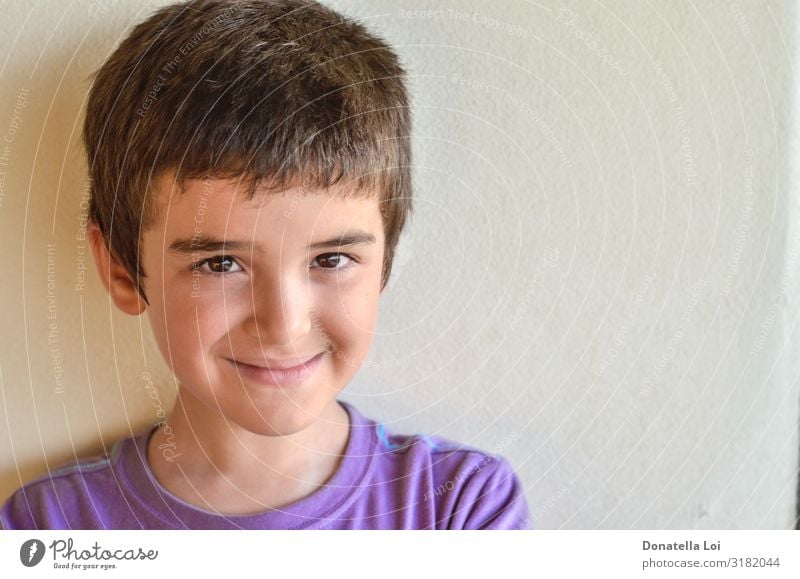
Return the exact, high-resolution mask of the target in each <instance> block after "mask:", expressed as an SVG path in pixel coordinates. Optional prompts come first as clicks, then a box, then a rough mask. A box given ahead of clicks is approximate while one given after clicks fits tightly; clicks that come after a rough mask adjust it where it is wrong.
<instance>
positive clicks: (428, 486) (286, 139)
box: [0, 0, 529, 529]
mask: <svg viewBox="0 0 800 579" xmlns="http://www.w3.org/2000/svg"><path fill="white" fill-rule="evenodd" d="M404 77H405V73H404V71H403V69H402V67H401V66H400V64H399V63H398V58H397V56H396V55H395V54H394V52H393V51H392V50H391V49H390V48H389V47H388V46H387V45H386V44H385V43H384V42H383V41H381V40H380V39H378V38H376V37H375V36H373V35H372V34H370V33H369V32H367V30H366V29H365V28H364V27H362V26H361V25H360V24H358V23H355V22H353V21H351V20H348V19H346V18H344V17H342V16H341V15H339V14H337V13H336V12H334V11H332V10H330V9H328V8H325V7H323V6H321V5H319V4H317V3H315V2H312V1H309V0H276V1H267V0H262V1H259V0H246V1H240V2H235V1H224V0H219V1H214V0H200V1H194V2H189V3H185V4H175V5H171V6H166V7H164V8H162V9H160V10H158V11H157V12H156V13H155V14H154V15H153V16H151V17H150V18H148V19H147V20H146V21H144V22H143V23H141V24H139V25H138V26H137V27H136V28H135V29H134V30H133V31H132V32H131V33H130V35H129V36H128V37H127V38H126V39H125V40H124V41H123V42H122V44H121V45H120V46H119V48H117V50H116V51H115V52H114V53H113V54H112V55H111V57H110V58H109V59H108V60H107V61H106V63H105V64H104V65H103V66H102V67H101V69H100V70H99V71H98V73H97V77H96V79H95V81H94V83H93V86H92V89H91V92H90V95H89V100H88V105H87V114H86V120H85V126H84V142H85V145H86V148H87V153H88V161H89V166H90V173H91V177H92V199H91V206H90V218H91V224H90V226H89V229H88V232H87V233H88V236H89V239H90V241H91V243H92V249H93V254H94V259H95V263H96V265H97V267H98V271H99V272H100V275H101V278H102V281H103V284H104V285H105V287H106V289H107V290H108V292H109V294H110V296H111V299H112V300H113V302H114V304H115V305H116V306H117V307H118V308H120V309H121V310H122V311H124V312H126V313H128V314H131V315H140V314H142V313H144V312H147V314H148V317H149V320H150V323H151V326H152V328H153V333H154V335H155V339H156V342H157V344H158V347H159V349H160V351H161V353H162V355H163V356H164V358H165V360H166V361H167V363H168V365H169V367H170V369H171V370H172V372H173V373H174V375H175V379H176V384H177V390H178V392H177V399H176V404H175V407H174V409H173V411H172V412H171V413H170V416H169V418H168V419H167V420H164V421H161V422H160V423H157V424H156V425H155V426H153V427H152V428H150V429H149V430H148V431H147V432H145V433H142V434H141V435H140V436H137V437H134V438H128V439H125V440H123V441H120V442H118V443H117V444H116V445H115V446H114V447H113V450H112V451H111V453H110V455H109V456H104V457H97V458H95V459H91V460H84V461H82V462H78V463H77V464H74V465H71V466H67V467H62V468H61V469H59V470H56V471H55V472H53V473H51V474H50V475H48V476H45V477H42V478H40V479H38V480H36V481H34V482H32V483H30V484H28V485H26V486H25V487H23V488H22V489H20V490H18V491H17V492H16V493H15V494H14V495H13V496H12V497H11V498H10V499H9V500H8V502H7V503H6V504H5V506H4V507H3V509H2V512H0V521H2V524H3V526H4V527H5V528H10V529H11V528H48V529H66V528H72V529H75V528H87V529H95V528H96V529H103V528H114V529H121V528H125V529H132V528H148V529H162V528H178V529H180V528H191V529H243V528H246V529H515V528H527V527H528V526H529V520H528V517H529V515H528V507H527V505H526V503H525V499H524V496H523V494H522V487H521V485H520V483H519V480H518V478H517V476H516V475H515V474H514V472H513V470H512V469H511V467H510V465H509V464H508V462H507V461H506V460H505V459H504V458H502V457H500V456H493V455H488V454H486V453H483V452H481V451H480V450H478V449H475V448H468V447H464V446H463V445H459V444H456V443H454V442H451V441H448V440H446V439H444V438H439V437H426V436H419V435H417V436H400V435H390V434H388V433H387V432H386V431H385V430H384V428H383V426H382V425H381V424H379V423H376V422H375V421H373V420H370V419H368V418H365V417H364V416H362V415H361V414H360V413H359V412H358V411H357V410H356V409H355V408H354V407H353V406H351V405H350V404H347V403H345V402H339V401H337V399H336V396H337V395H338V393H339V392H340V391H341V390H343V388H344V387H345V386H346V384H347V383H348V382H349V381H350V379H351V378H352V377H353V376H354V375H355V373H356V371H357V370H358V368H359V366H360V365H361V364H362V362H363V361H364V360H365V359H366V357H367V354H368V351H369V348H370V344H371V339H372V335H373V331H374V327H375V323H376V317H377V309H378V300H379V297H380V294H381V291H382V290H383V288H384V287H385V285H386V282H387V280H388V277H389V273H390V271H391V265H392V257H393V255H394V250H395V247H396V245H397V241H398V239H399V236H400V233H401V231H402V229H403V226H404V223H405V220H406V217H407V216H408V214H409V212H410V211H411V202H410V200H411V178H410V169H411V154H410V140H409V137H410V129H411V116H410V109H409V103H408V97H407V93H406V88H405V84H404V82H405V81H404Z"/></svg>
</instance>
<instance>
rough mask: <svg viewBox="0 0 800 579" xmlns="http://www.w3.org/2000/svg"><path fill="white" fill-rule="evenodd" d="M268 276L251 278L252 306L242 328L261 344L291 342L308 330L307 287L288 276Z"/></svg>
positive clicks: (308, 307)
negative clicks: (256, 278) (257, 278)
mask: <svg viewBox="0 0 800 579" xmlns="http://www.w3.org/2000/svg"><path fill="white" fill-rule="evenodd" d="M270 278H271V279H267V278H266V277H265V278H264V279H259V280H255V279H254V280H253V288H252V297H253V304H252V305H253V310H252V313H251V315H250V316H249V317H248V318H247V320H246V321H245V331H246V332H247V333H248V334H249V335H251V336H253V337H254V338H257V339H258V340H259V341H260V343H261V344H268V345H272V346H292V345H294V344H297V343H299V342H300V341H301V338H303V337H305V336H306V335H307V334H308V333H309V332H310V331H311V303H310V292H309V287H308V284H307V283H305V281H304V280H302V279H297V280H294V279H291V277H290V276H285V275H283V276H282V275H277V274H276V275H275V276H270Z"/></svg>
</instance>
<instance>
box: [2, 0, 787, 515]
mask: <svg viewBox="0 0 800 579" xmlns="http://www.w3.org/2000/svg"><path fill="white" fill-rule="evenodd" d="M165 3H166V2H150V3H142V2H138V1H133V0H120V1H119V2H111V1H102V0H97V1H95V2H89V1H74V2H60V1H56V0H48V1H43V2H38V3H28V2H23V1H19V0H16V1H11V2H5V3H4V4H3V11H4V14H3V16H4V17H3V19H2V22H0V32H1V34H0V38H2V39H3V40H2V43H3V49H4V50H3V51H2V54H3V55H4V56H3V57H2V59H0V62H2V65H0V80H2V82H0V140H2V142H0V244H2V247H3V248H4V250H5V251H4V256H3V257H4V259H3V265H4V268H3V275H2V276H0V280H1V281H0V320H2V332H1V333H0V407H1V408H2V411H0V499H3V500H4V499H5V497H7V496H8V495H9V494H10V493H11V492H12V491H13V490H14V489H15V488H16V487H18V486H19V485H20V484H21V483H22V482H26V481H28V480H30V479H32V478H34V477H36V476H39V475H41V474H44V473H46V472H47V470H48V469H50V468H54V467H56V466H59V465H60V464H62V463H63V462H65V461H68V460H71V459H74V457H75V456H85V455H87V454H91V453H94V452H101V451H103V450H104V449H108V448H109V446H110V445H111V444H112V443H113V442H114V441H115V440H117V439H118V438H120V437H122V436H128V435H130V434H131V433H137V432H140V431H141V430H142V429H143V428H144V427H145V426H146V425H148V424H150V423H152V422H154V421H156V420H157V417H158V414H159V412H162V411H164V410H166V409H168V408H169V406H170V405H171V403H172V397H173V393H174V388H175V386H174V383H173V381H172V379H171V376H170V374H169V373H168V371H167V369H166V365H165V364H164V362H163V360H162V359H161V358H160V355H159V353H158V351H157V349H156V347H155V343H154V341H153V339H152V336H151V334H150V331H149V327H148V326H147V323H146V318H145V317H141V318H131V317H128V316H125V315H124V314H121V313H120V312H117V311H115V310H114V308H113V306H112V305H111V303H110V301H109V299H108V296H107V295H106V293H105V291H104V289H103V288H102V286H101V284H100V282H99V278H98V277H97V274H96V272H95V270H94V265H93V263H92V262H91V256H90V254H89V247H88V243H87V242H86V240H85V238H84V232H85V217H84V216H85V211H86V209H87V189H86V162H85V160H84V157H83V151H82V149H81V146H80V141H79V135H80V126H81V123H82V118H83V116H82V115H83V109H84V106H85V102H84V100H85V98H86V94H87V91H88V89H89V84H88V76H89V74H90V73H92V72H93V71H94V70H95V69H96V68H97V67H98V66H99V65H100V64H101V63H102V61H103V59H104V58H105V57H106V56H107V55H108V54H109V53H110V51H111V50H112V49H113V47H114V46H115V44H116V43H117V42H118V41H119V40H120V38H121V36H122V35H123V34H124V33H125V32H126V31H127V30H128V29H129V27H130V26H132V25H133V24H134V23H136V22H138V21H139V20H141V19H142V18H143V17H145V16H146V15H147V14H149V13H150V11H151V10H152V9H153V8H154V7H155V6H158V5H162V4H165ZM327 3H328V4H329V5H331V6H332V7H334V8H338V9H341V10H342V11H343V12H345V13H346V14H348V15H351V16H357V17H360V18H361V19H363V21H364V23H365V24H367V25H368V26H369V27H370V28H372V29H373V30H374V31H376V32H378V33H379V34H381V35H382V36H384V37H385V38H386V39H387V40H389V41H390V42H391V43H392V44H393V45H395V46H396V47H397V50H398V51H399V52H400V53H401V55H402V58H403V60H404V62H405V64H406V66H407V68H408V71H409V74H410V86H411V89H412V92H413V105H414V112H415V123H416V124H415V134H414V141H413V143H414V153H415V194H416V213H415V216H414V219H413V220H412V223H411V225H410V227H409V229H408V231H407V233H406V237H405V239H404V240H403V243H402V245H401V248H400V250H399V254H398V257H397V261H396V265H395V268H394V278H393V279H392V281H391V285H390V286H389V289H388V290H387V291H386V292H385V294H384V297H383V298H382V306H381V307H382V310H381V315H380V321H379V328H378V332H377V335H376V337H375V343H374V346H373V350H372V352H371V358H370V362H369V363H368V364H366V365H365V366H364V367H363V368H362V370H361V372H360V373H359V374H358V376H357V377H356V379H355V380H354V381H353V382H352V383H351V384H350V385H349V386H348V388H347V390H346V395H345V396H344V398H345V399H346V400H348V401H350V402H352V403H353V404H355V405H356V406H357V407H359V408H360V409H361V411H362V412H363V413H364V414H366V415H367V416H370V417H372V418H375V419H378V420H381V421H383V422H385V423H386V425H387V428H388V429H389V430H390V431H396V432H425V433H428V434H438V435H441V436H446V437H449V438H453V439H455V440H458V441H461V442H465V443H469V444H474V445H477V446H479V447H482V448H484V449H485V450H487V451H489V452H494V453H499V454H502V455H504V456H506V457H508V458H509V460H510V461H511V463H512V464H513V465H514V467H515V468H516V470H517V472H518V473H519V475H520V477H521V478H522V480H523V482H524V483H525V486H526V492H527V497H528V502H529V503H530V505H531V510H532V514H533V524H534V526H535V527H538V528H552V529H555V528H577V529H594V528H614V529H626V528H699V529H707V528H714V529H723V528H759V529H760V528H764V529H767V528H769V529H776V528H777V529H785V528H792V527H793V526H794V525H795V503H796V494H797V469H798V447H799V445H800V444H799V442H798V436H797V430H798V428H797V427H798V422H799V420H800V416H798V370H800V368H799V367H798V362H797V360H798V358H800V356H798V352H800V338H799V337H798V327H797V321H798V317H797V315H798V290H800V287H798V265H800V225H798V223H799V221H798V220H799V219H800V211H798V196H797V189H796V188H797V182H798V180H797V177H798V174H797V169H796V168H795V167H796V166H797V151H796V143H795V141H794V135H795V132H796V131H795V128H796V124H797V121H796V114H795V113H796V111H795V107H794V106H793V104H794V103H796V102H797V92H798V87H797V80H798V77H797V74H798V70H797V60H796V56H797V53H796V38H797V29H798V24H799V22H798V15H797V13H796V8H795V6H794V4H793V3H792V2H790V1H788V0H787V1H785V2H771V3H766V2H727V1H723V0H715V1H712V2H699V3H691V2H668V3H647V2H637V1H633V0H630V1H615V2H607V3H596V2H565V3H560V2H552V1H549V0H545V1H543V2H536V3H534V2H527V1H523V0H512V1H509V2H503V3H502V4H501V3H496V2H488V1H478V0H470V1H461V2H432V1H414V2H411V1H408V0H402V1H400V2H395V1H389V0H379V1H370V2H369V3H367V2H358V1H355V0H336V1H333V0H331V1H329V2H327ZM500 5H502V10H501V9H500V8H499V6H500Z"/></svg>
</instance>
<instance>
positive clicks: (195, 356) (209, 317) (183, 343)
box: [151, 286, 237, 366]
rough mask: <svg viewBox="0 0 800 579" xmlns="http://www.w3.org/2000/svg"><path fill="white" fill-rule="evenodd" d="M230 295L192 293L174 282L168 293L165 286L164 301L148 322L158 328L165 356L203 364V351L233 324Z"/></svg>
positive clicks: (188, 362) (185, 362) (183, 362)
mask: <svg viewBox="0 0 800 579" xmlns="http://www.w3.org/2000/svg"><path fill="white" fill-rule="evenodd" d="M232 297H233V296H232V295H230V294H228V295H225V296H224V297H223V295H222V294H212V293H210V292H201V293H200V294H199V295H197V296H194V297H193V296H191V294H188V293H186V292H183V291H182V290H181V288H179V287H178V286H173V291H172V292H171V293H170V292H169V291H168V289H166V288H165V295H164V300H165V301H164V302H163V304H162V307H161V308H160V311H156V312H154V315H153V316H151V323H152V324H154V327H156V325H157V326H158V327H159V329H160V333H161V336H160V339H159V345H160V346H161V350H162V353H163V354H164V357H165V359H167V360H169V357H170V354H171V355H172V358H173V359H174V361H175V363H176V364H181V365H184V366H185V365H186V364H196V363H198V362H199V363H201V364H203V363H204V362H203V359H204V358H205V351H207V350H208V349H209V348H210V347H211V346H212V345H213V344H216V343H217V342H218V341H219V340H220V339H221V338H222V337H224V336H225V335H226V334H227V333H228V331H229V326H228V324H235V320H236V319H237V317H236V312H235V311H234V310H233V308H232V307H231V305H232V303H234V302H233V300H232ZM154 318H155V319H154Z"/></svg>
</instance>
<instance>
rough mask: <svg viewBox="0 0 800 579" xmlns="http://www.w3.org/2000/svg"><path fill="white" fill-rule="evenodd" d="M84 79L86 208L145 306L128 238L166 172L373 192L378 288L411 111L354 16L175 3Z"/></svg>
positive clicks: (407, 201) (151, 214) (135, 247)
mask: <svg viewBox="0 0 800 579" xmlns="http://www.w3.org/2000/svg"><path fill="white" fill-rule="evenodd" d="M93 76H94V77H95V78H94V82H93V85H92V87H91V90H90V93H89V98H88V104H87V110H86V118H85V121H84V127H83V140H84V144H85V146H86V152H87V155H88V163H89V174H90V178H91V201H90V207H89V213H90V215H89V217H90V219H91V220H92V221H93V222H94V223H96V224H97V226H98V227H99V229H100V230H101V231H102V233H103V237H104V239H105V241H106V243H107V245H108V248H109V250H110V251H111V252H112V255H114V256H115V258H116V259H117V260H118V261H119V263H120V264H122V265H123V266H124V267H125V269H126V270H127V271H128V273H129V274H130V275H131V279H133V280H134V282H135V284H136V287H137V290H138V291H139V293H140V295H141V296H142V297H143V298H144V300H145V302H147V297H146V296H145V293H144V284H143V278H145V277H146V274H145V272H144V271H143V270H142V268H141V264H140V260H139V249H140V237H141V232H143V231H145V230H146V229H147V228H148V227H150V226H151V225H152V224H153V223H154V222H155V220H156V219H157V215H156V213H157V212H156V203H155V200H154V199H153V195H150V194H148V192H149V191H150V190H151V188H152V187H153V183H154V182H155V180H156V178H157V177H158V176H160V175H162V174H163V173H164V172H166V171H168V170H174V171H175V174H176V177H177V180H178V182H179V184H180V183H182V182H183V180H184V179H187V178H242V179H243V180H244V181H245V182H247V183H249V184H250V187H248V188H247V189H246V194H247V198H248V199H250V198H252V197H253V195H254V194H255V191H256V188H257V186H259V185H262V186H263V185H266V187H267V189H268V190H279V189H280V188H282V187H285V186H287V185H289V184H290V183H293V182H296V181H297V180H298V179H302V180H303V183H304V184H306V185H308V186H311V187H316V188H323V189H327V188H329V187H331V186H332V185H334V184H336V183H338V182H341V183H344V184H347V186H348V187H347V189H348V190H349V191H353V192H355V193H357V194H364V193H366V194H367V195H371V194H374V193H375V192H378V194H379V195H381V198H380V199H381V213H382V215H383V225H384V231H385V235H386V250H385V256H384V264H383V274H382V281H381V288H383V287H385V285H386V282H387V281H388V279H389V274H390V272H391V264H392V258H393V256H394V251H395V248H396V246H397V242H398V240H399V237H400V233H401V232H402V229H403V226H404V224H405V222H406V219H407V217H408V216H409V214H410V212H411V210H412V205H411V193H412V192H411V147H410V132H411V110H410V107H409V99H408V95H407V91H406V87H405V71H404V69H403V67H402V66H401V65H400V63H399V59H398V57H397V55H396V54H395V53H394V52H393V51H392V49H391V48H390V47H389V46H388V45H387V44H386V43H385V42H384V41H383V40H381V39H380V38H378V37H376V36H375V35H374V34H372V33H370V32H369V31H367V29H366V28H365V27H364V26H363V25H362V24H361V23H359V22H356V21H354V20H352V19H349V18H346V17H344V16H342V15H340V14H338V13H337V12H335V11H333V10H331V9H330V8H327V7H325V6H322V5H320V4H319V3H317V2H314V1H312V0H242V1H236V0H194V1H191V2H182V3H177V4H172V5H169V6H165V7H163V8H161V9H159V10H158V11H156V12H155V13H154V14H153V15H152V16H150V17H149V18H147V20H145V21H143V22H141V23H140V24H138V25H137V26H136V27H135V28H134V29H133V30H132V31H131V32H130V34H129V35H128V36H127V37H126V38H125V39H124V40H123V41H122V43H121V44H120V45H119V47H118V48H117V49H116V50H115V51H114V53H113V54H112V55H111V56H110V57H109V58H108V59H107V60H106V62H105V63H104V64H103V65H102V67H101V68H100V69H99V70H98V71H97V72H95V73H94V75H93ZM181 186H182V185H181ZM148 303H149V302H148Z"/></svg>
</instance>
